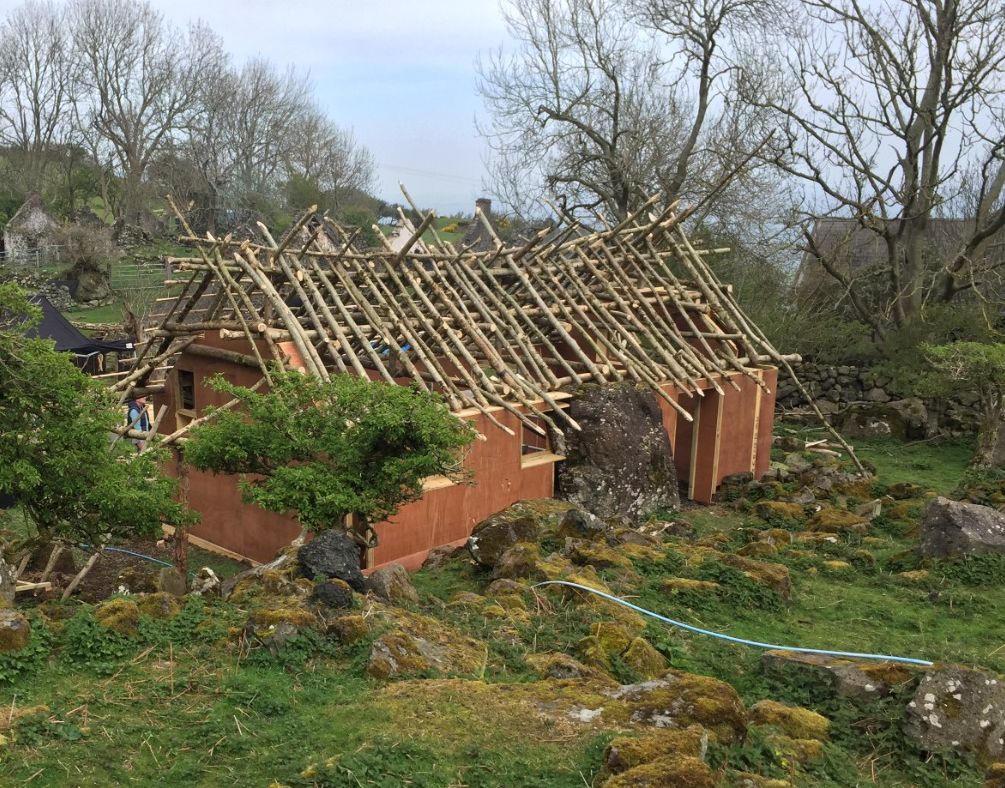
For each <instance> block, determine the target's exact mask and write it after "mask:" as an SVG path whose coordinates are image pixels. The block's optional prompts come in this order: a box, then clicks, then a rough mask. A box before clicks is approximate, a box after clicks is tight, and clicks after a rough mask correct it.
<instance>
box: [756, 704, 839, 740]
mask: <svg viewBox="0 0 1005 788" xmlns="http://www.w3.org/2000/svg"><path fill="white" fill-rule="evenodd" d="M748 720H749V721H750V722H751V723H752V724H754V725H773V726H774V727H776V728H779V729H780V730H781V731H782V732H783V733H784V734H785V735H786V736H790V737H792V738H793V739H819V740H821V741H824V740H826V739H827V736H828V734H829V733H830V727H831V723H830V720H828V719H827V718H826V717H824V716H823V715H822V714H818V713H817V712H815V711H811V710H810V709H804V708H802V707H800V706H789V705H788V704H786V703H779V702H777V701H774V700H760V701H758V702H757V703H755V704H754V705H753V706H751V707H750V712H749V714H748Z"/></svg>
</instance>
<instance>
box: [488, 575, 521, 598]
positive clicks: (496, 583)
mask: <svg viewBox="0 0 1005 788" xmlns="http://www.w3.org/2000/svg"><path fill="white" fill-rule="evenodd" d="M529 589H530V586H528V585H526V584H525V583H519V582H517V581H516V580H509V579H507V578H502V579H500V580H493V581H492V582H491V583H489V585H488V588H486V589H485V596H488V597H500V596H504V595H507V596H508V595H516V596H523V595H524V594H526V593H527V591H528V590H529Z"/></svg>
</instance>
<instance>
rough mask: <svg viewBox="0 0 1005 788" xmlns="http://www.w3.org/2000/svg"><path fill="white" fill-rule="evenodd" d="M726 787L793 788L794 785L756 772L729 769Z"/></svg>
mask: <svg viewBox="0 0 1005 788" xmlns="http://www.w3.org/2000/svg"><path fill="white" fill-rule="evenodd" d="M725 785H729V786H732V788H792V783H790V782H789V781H788V780H779V779H777V778H775V777H765V776H764V775H763V774H755V773H754V772H741V771H733V770H732V769H728V770H727V771H726V782H725Z"/></svg>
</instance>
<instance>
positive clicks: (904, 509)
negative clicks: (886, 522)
mask: <svg viewBox="0 0 1005 788" xmlns="http://www.w3.org/2000/svg"><path fill="white" fill-rule="evenodd" d="M925 503H926V502H925V501H920V500H907V501H897V502H896V503H892V504H890V505H889V506H886V507H884V508H883V514H885V515H886V517H887V518H888V519H890V520H897V521H898V522H902V523H911V522H916V521H917V520H919V519H920V518H921V513H922V511H924V509H925Z"/></svg>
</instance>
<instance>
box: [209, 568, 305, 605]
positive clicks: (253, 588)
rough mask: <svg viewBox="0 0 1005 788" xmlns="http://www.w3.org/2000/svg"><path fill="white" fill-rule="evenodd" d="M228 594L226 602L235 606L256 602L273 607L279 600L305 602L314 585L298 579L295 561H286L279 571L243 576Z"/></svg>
mask: <svg viewBox="0 0 1005 788" xmlns="http://www.w3.org/2000/svg"><path fill="white" fill-rule="evenodd" d="M225 585H226V584H225ZM228 592H229V593H228V594H227V597H226V598H227V600H228V601H230V602H233V603H234V604H237V605H244V604H251V603H253V602H258V603H260V604H266V605H272V606H275V605H276V604H277V603H278V602H279V601H280V600H288V599H291V598H292V599H297V600H306V599H307V598H308V597H310V596H311V594H313V593H314V583H312V582H311V581H310V580H308V579H307V578H306V577H298V576H297V564H296V561H288V562H287V564H286V565H285V566H284V567H282V568H280V569H268V570H265V571H264V572H260V573H257V574H255V573H253V572H249V573H247V574H245V575H244V577H242V578H241V579H240V580H238V581H237V582H236V583H234V584H233V586H232V587H229V588H228Z"/></svg>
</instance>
